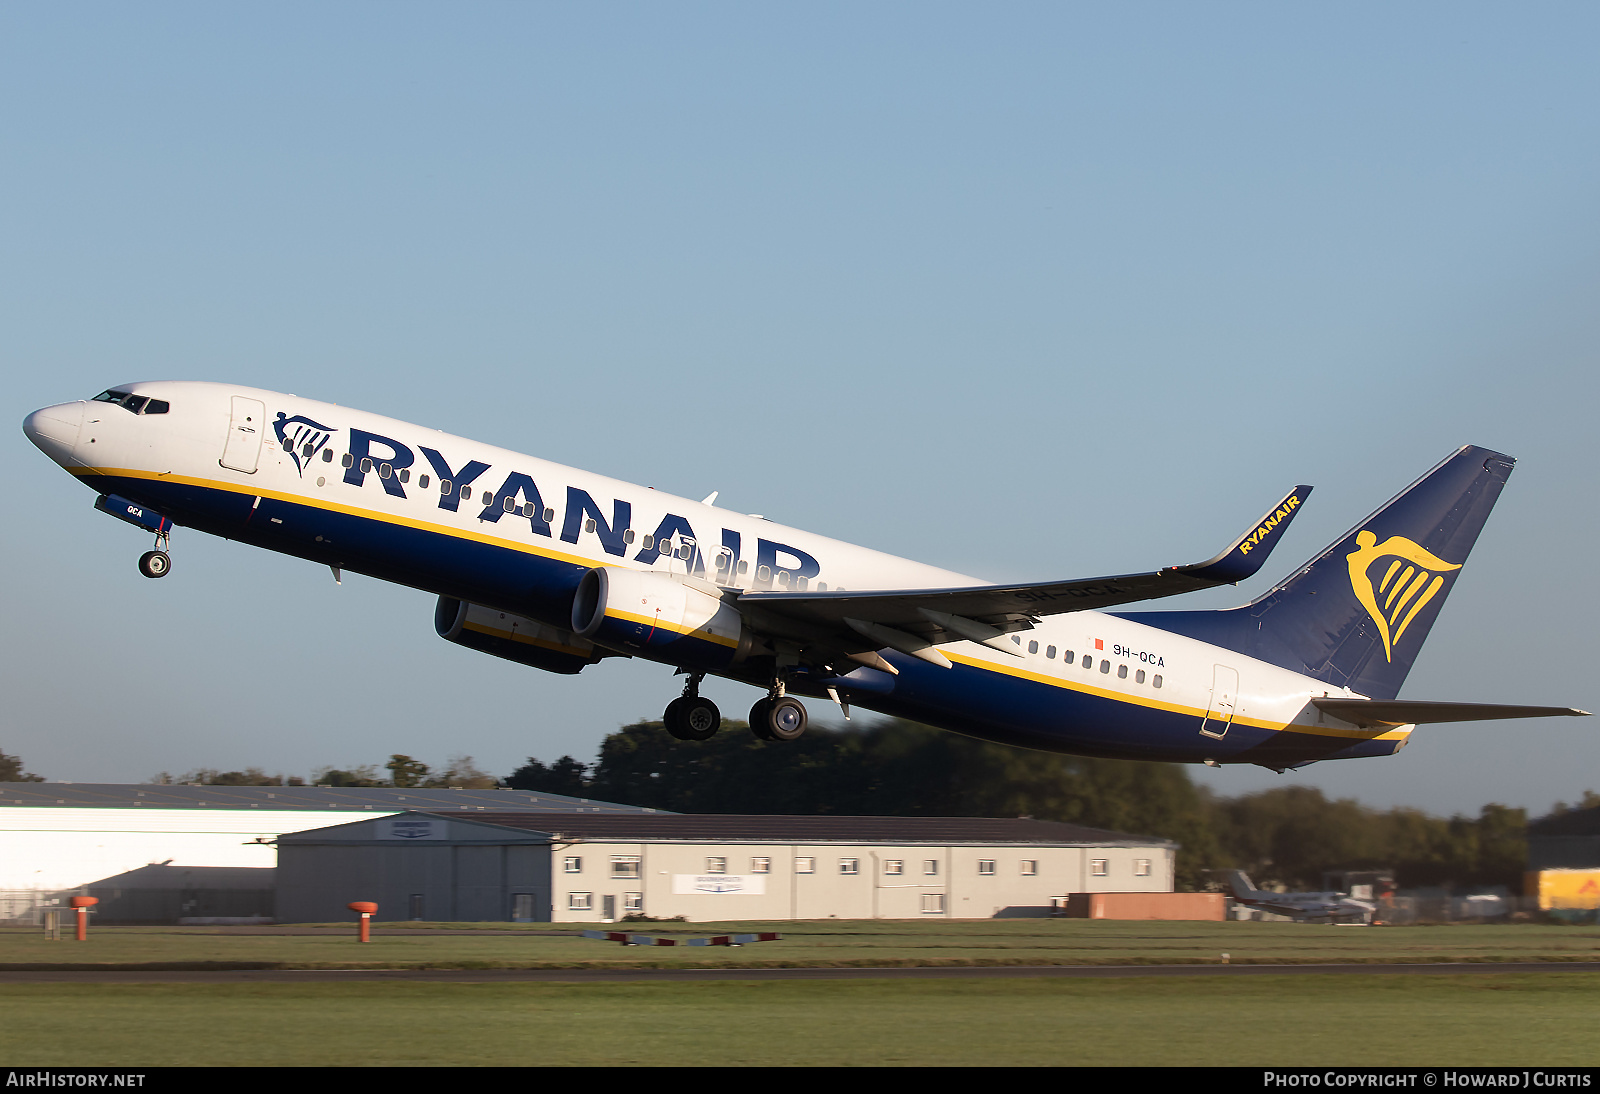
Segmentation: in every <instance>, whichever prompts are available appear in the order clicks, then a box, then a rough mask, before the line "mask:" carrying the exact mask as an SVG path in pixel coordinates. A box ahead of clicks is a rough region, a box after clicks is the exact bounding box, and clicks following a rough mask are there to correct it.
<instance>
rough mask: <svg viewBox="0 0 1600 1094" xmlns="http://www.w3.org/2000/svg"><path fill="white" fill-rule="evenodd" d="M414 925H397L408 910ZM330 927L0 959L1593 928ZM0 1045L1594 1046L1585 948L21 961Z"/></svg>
mask: <svg viewBox="0 0 1600 1094" xmlns="http://www.w3.org/2000/svg"><path fill="white" fill-rule="evenodd" d="M410 926H411V925H408V927H410ZM486 926H488V925H486V924H438V925H432V928H433V929H427V930H421V931H417V930H414V929H413V930H410V931H408V933H404V934H401V933H399V932H398V930H397V929H396V928H393V927H391V928H390V929H389V933H387V934H386V933H385V931H384V929H383V928H382V927H379V928H378V929H377V931H376V935H375V937H376V941H374V942H372V943H369V944H367V945H365V946H363V945H361V944H360V943H358V942H356V941H354V937H353V931H352V930H351V929H350V928H349V927H348V926H344V927H341V928H340V929H339V930H337V931H336V932H331V933H326V934H310V935H308V934H282V933H278V934H264V933H246V932H243V931H240V930H236V929H226V928H224V929H207V928H163V927H145V928H97V929H95V930H94V931H93V932H92V934H91V937H90V940H89V941H88V942H86V943H77V942H73V941H70V940H69V941H59V942H51V941H47V940H45V939H44V938H43V937H42V935H41V934H40V933H39V932H37V931H32V930H0V970H3V969H5V968H10V969H13V970H16V969H21V968H26V967H35V968H37V967H41V966H54V967H57V968H62V967H66V968H80V969H89V968H94V967H99V968H117V969H124V970H127V969H139V968H146V969H154V968H163V967H164V968H185V967H188V968H195V967H201V968H204V967H212V968H217V967H229V966H232V967H236V968H238V967H256V968H308V969H315V968H323V969H326V968H340V967H343V968H371V967H385V968H445V969H449V968H458V969H473V968H517V967H521V968H596V967H608V966H609V967H619V968H621V967H630V966H631V967H663V966H666V967H672V966H678V967H685V966H688V967H693V966H699V967H707V966H711V967H738V966H746V967H757V968H759V967H770V966H775V965H787V966H812V967H816V966H842V967H870V966H904V965H977V964H996V965H1015V964H1052V965H1085V964H1099V965H1109V964H1140V963H1143V964H1176V963H1194V964H1216V963H1218V962H1220V961H1221V955H1222V954H1223V953H1227V954H1229V955H1230V963H1233V964H1240V963H1293V962H1301V963H1326V962H1379V961H1382V962H1393V961H1401V962H1438V961H1475V962H1488V963H1493V962H1502V961H1529V960H1545V961H1558V962H1559V961H1576V960H1593V959H1596V958H1600V929H1596V928H1593V927H1560V926H1541V925H1532V924H1519V925H1482V926H1468V925H1455V926H1440V927H1396V928H1343V927H1341V928H1332V927H1316V926H1307V925H1301V924H1291V923H1129V922H1088V921H1082V920H984V921H974V922H950V921H943V922H937V923H934V922H922V921H914V922H897V921H870V922H846V921H826V922H810V923H781V924H772V923H767V924H688V925H686V924H642V925H638V929H639V930H640V931H641V932H643V933H658V934H663V933H669V932H671V933H681V934H683V935H686V936H692V935H706V934H713V933H720V932H722V931H726V930H732V929H747V930H749V929H768V930H773V929H775V930H778V931H780V932H782V933H783V934H784V936H785V937H784V939H783V941H781V942H773V943H762V944H757V945H751V946H747V947H743V948H740V949H708V948H694V949H689V948H682V947H675V948H624V947H622V946H618V945H615V944H612V943H604V942H596V941H590V940H587V939H583V938H581V937H578V936H577V933H576V929H573V930H567V929H565V928H552V927H551V926H550V925H548V924H542V925H531V926H529V927H525V928H514V927H513V928H508V929H504V930H497V931H495V932H494V933H489V934H479V933H468V932H469V930H471V931H482V930H483V929H484V928H485V927H486ZM0 984H4V987H5V990H4V992H3V993H0V1064H3V1065H10V1066H27V1067H34V1066H49V1065H80V1066H82V1065H100V1066H112V1067H133V1068H136V1067H139V1066H156V1065H184V1064H204V1065H279V1064H304V1065H338V1064H347V1065H371V1064H386V1065H405V1066H413V1065H415V1066H422V1065H441V1066H468V1065H480V1064H481V1065H489V1064H510V1065H546V1066H551V1065H594V1064H641V1065H672V1064H684V1065H690V1064H693V1065H704V1064H723V1065H726V1064H730V1063H740V1064H788V1065H823V1064H829V1065H863V1066H871V1065H886V1064H888V1065H903V1064H923V1065H932V1064H946V1065H953V1064H966V1065H986V1066H997V1065H1008V1064H1015V1065H1025V1064H1048V1065H1061V1064H1112V1065H1128V1064H1132V1065H1153V1064H1159V1065H1172V1066H1184V1065H1187V1066H1197V1065H1202V1066H1203V1065H1216V1064H1234V1065H1245V1064H1256V1065H1280V1066H1282V1065H1316V1066H1321V1065H1340V1064H1345V1065H1379V1064H1391V1065H1399V1064H1410V1065H1439V1066H1467V1065H1474V1064H1499V1065H1537V1066H1558V1065H1565V1066H1573V1065H1577V1066H1595V1065H1597V1064H1600V1041H1597V1039H1596V1038H1595V1037H1594V1036H1593V1034H1592V1032H1591V1030H1592V1028H1593V1027H1594V1025H1595V1024H1596V1021H1597V1020H1600V974H1592V973H1586V972H1573V973H1562V972H1548V973H1545V972H1540V973H1532V974H1522V973H1508V974H1493V975H1484V974H1471V973H1463V974H1452V975H1429V976H1377V975H1374V976H1363V975H1334V976H1330V975H1325V974H1321V975H1272V976H1252V977H1243V978H1241V977H1228V978H1217V977H1173V978H1135V979H1124V980H1081V979H1054V978H1053V979H1045V978H1032V977H1024V978H1016V979H1004V980H888V979H865V980H828V981H783V982H756V981H740V980H733V981H716V982H703V983H692V982H691V983H683V982H645V983H549V982H545V983H530V982H521V983H503V982H497V983H448V982H443V983H433V982H428V983H422V982H415V981H394V980H388V981H355V982H346V983H323V982H317V983H304V984H297V983H161V984H158V983H121V982H119V983H116V984H103V983H70V984H62V983H22V982H18V981H17V980H15V979H12V980H10V981H9V982H7V978H6V976H5V973H4V971H0Z"/></svg>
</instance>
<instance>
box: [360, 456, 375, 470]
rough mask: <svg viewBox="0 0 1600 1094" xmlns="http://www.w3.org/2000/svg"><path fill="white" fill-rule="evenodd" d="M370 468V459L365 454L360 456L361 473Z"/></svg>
mask: <svg viewBox="0 0 1600 1094" xmlns="http://www.w3.org/2000/svg"><path fill="white" fill-rule="evenodd" d="M371 470H372V461H371V460H369V459H367V458H366V457H365V456H362V457H361V473H362V474H363V475H364V474H366V473H367V472H369V471H371Z"/></svg>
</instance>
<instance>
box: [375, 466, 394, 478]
mask: <svg viewBox="0 0 1600 1094" xmlns="http://www.w3.org/2000/svg"><path fill="white" fill-rule="evenodd" d="M393 475H394V466H393V465H392V464H387V463H380V464H379V465H378V478H380V479H387V478H390V477H392V476H393Z"/></svg>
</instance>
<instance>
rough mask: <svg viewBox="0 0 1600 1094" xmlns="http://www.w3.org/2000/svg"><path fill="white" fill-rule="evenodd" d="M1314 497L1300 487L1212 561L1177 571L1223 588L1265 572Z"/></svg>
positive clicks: (1176, 570)
mask: <svg viewBox="0 0 1600 1094" xmlns="http://www.w3.org/2000/svg"><path fill="white" fill-rule="evenodd" d="M1310 495H1311V487H1309V486H1297V487H1295V488H1294V489H1293V490H1291V491H1289V493H1287V494H1286V495H1284V498H1283V500H1282V501H1280V502H1279V503H1278V504H1277V505H1275V506H1273V507H1272V508H1271V509H1268V510H1267V512H1266V515H1264V516H1263V517H1262V518H1261V519H1260V520H1258V521H1256V523H1255V524H1254V525H1253V526H1252V527H1251V529H1250V530H1249V531H1248V532H1246V533H1245V534H1244V535H1242V536H1240V537H1239V538H1238V539H1237V540H1236V541H1235V542H1234V543H1233V545H1232V546H1230V547H1229V548H1228V549H1227V550H1226V551H1223V552H1222V553H1221V554H1220V555H1218V556H1217V557H1216V558H1214V559H1212V560H1211V561H1209V562H1201V563H1197V564H1195V565H1193V566H1177V567H1174V572H1177V573H1184V574H1190V575H1192V576H1194V577H1198V578H1202V579H1204V580H1206V581H1215V582H1216V583H1217V584H1219V585H1237V584H1238V583H1239V582H1241V581H1243V580H1244V579H1245V578H1247V577H1251V576H1253V575H1254V574H1255V572H1256V571H1257V570H1259V569H1261V564H1262V563H1263V562H1265V561H1267V556H1268V555H1270V554H1271V553H1272V549H1273V548H1274V547H1276V546H1277V545H1278V541H1279V540H1280V539H1282V538H1283V533H1284V532H1285V531H1287V530H1288V528H1289V522H1290V521H1292V520H1294V515H1295V514H1296V513H1298V512H1299V511H1300V506H1301V504H1302V503H1303V502H1304V501H1305V500H1306V498H1307V497H1309V496H1310Z"/></svg>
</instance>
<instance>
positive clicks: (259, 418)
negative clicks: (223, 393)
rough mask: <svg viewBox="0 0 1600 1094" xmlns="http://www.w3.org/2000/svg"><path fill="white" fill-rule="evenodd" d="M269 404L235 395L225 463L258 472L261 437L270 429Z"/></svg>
mask: <svg viewBox="0 0 1600 1094" xmlns="http://www.w3.org/2000/svg"><path fill="white" fill-rule="evenodd" d="M266 420H267V407H266V404H265V403H263V402H262V401H261V400H260V399H247V398H245V397H244V396H243V395H235V396H234V397H233V418H232V420H231V421H229V423H228V440H227V443H226V444H224V445H223V447H222V459H221V460H220V461H219V462H220V463H221V464H222V466H223V467H231V468H232V469H233V470H235V471H243V472H244V473H245V474H246V475H254V474H255V473H256V463H257V461H259V460H260V459H261V437H262V434H263V432H265V430H266Z"/></svg>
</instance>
